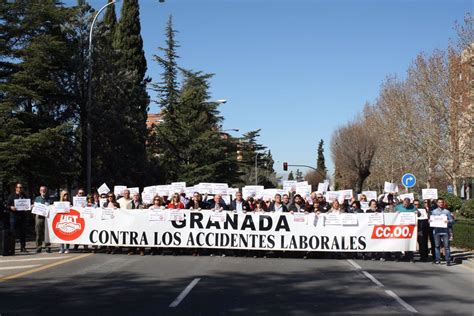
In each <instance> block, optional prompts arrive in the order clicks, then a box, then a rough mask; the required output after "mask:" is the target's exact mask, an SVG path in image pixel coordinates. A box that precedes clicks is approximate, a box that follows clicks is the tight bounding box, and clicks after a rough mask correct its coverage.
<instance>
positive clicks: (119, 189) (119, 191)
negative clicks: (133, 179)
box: [114, 185, 127, 197]
mask: <svg viewBox="0 0 474 316" xmlns="http://www.w3.org/2000/svg"><path fill="white" fill-rule="evenodd" d="M126 189H127V186H126V185H116V186H114V194H115V197H118V196H123V191H125V190H126Z"/></svg>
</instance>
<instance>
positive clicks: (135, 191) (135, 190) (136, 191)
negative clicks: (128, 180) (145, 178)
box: [127, 187, 140, 196]
mask: <svg viewBox="0 0 474 316" xmlns="http://www.w3.org/2000/svg"><path fill="white" fill-rule="evenodd" d="M127 189H128V191H130V196H133V194H134V193H140V189H139V188H138V187H134V188H127Z"/></svg>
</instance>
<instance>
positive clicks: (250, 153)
mask: <svg viewBox="0 0 474 316" xmlns="http://www.w3.org/2000/svg"><path fill="white" fill-rule="evenodd" d="M259 136H260V129H258V130H255V131H250V132H247V133H245V134H244V135H243V136H242V138H241V139H240V141H239V150H240V151H241V152H242V159H241V160H240V163H239V165H240V172H241V174H242V176H241V181H240V185H245V184H255V183H257V184H259V185H263V186H268V187H274V186H276V174H275V171H274V170H273V163H274V162H273V158H272V156H271V152H270V151H266V147H265V146H263V145H262V144H260V143H258V142H257V138H258V137H259ZM255 163H256V164H257V172H255V171H256V170H255ZM256 176H257V179H256Z"/></svg>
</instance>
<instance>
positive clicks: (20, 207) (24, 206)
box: [13, 199, 31, 211]
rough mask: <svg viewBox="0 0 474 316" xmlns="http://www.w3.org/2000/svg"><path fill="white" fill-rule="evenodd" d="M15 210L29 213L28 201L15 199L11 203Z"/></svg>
mask: <svg viewBox="0 0 474 316" xmlns="http://www.w3.org/2000/svg"><path fill="white" fill-rule="evenodd" d="M13 203H14V206H15V209H16V210H17V211H29V210H31V201H30V199H15V200H14V201H13Z"/></svg>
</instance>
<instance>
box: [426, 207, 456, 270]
mask: <svg viewBox="0 0 474 316" xmlns="http://www.w3.org/2000/svg"><path fill="white" fill-rule="evenodd" d="M436 203H437V205H438V208H436V209H435V210H433V212H432V213H431V217H430V223H431V224H430V225H431V226H433V227H434V230H433V232H434V240H435V261H434V263H435V264H440V263H441V251H440V247H441V242H443V245H444V251H445V258H446V265H447V266H450V265H451V251H450V244H449V230H448V226H449V225H453V224H454V219H453V216H452V215H451V212H450V211H449V210H447V209H446V208H445V204H444V199H442V198H438V200H437V202H436ZM440 216H443V217H445V219H444V223H441V224H442V225H434V221H435V217H437V218H439V217H440ZM440 226H442V227H440Z"/></svg>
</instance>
